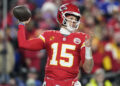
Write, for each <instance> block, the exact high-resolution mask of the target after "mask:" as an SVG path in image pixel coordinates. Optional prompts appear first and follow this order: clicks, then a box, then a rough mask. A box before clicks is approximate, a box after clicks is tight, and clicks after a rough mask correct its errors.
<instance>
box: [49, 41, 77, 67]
mask: <svg viewBox="0 0 120 86" xmlns="http://www.w3.org/2000/svg"><path fill="white" fill-rule="evenodd" d="M51 48H52V49H53V54H52V59H51V60H50V65H58V61H57V59H56V58H57V52H58V43H53V44H52V45H51ZM75 48H76V46H75V45H69V44H62V47H61V52H60V58H61V59H60V60H59V64H60V65H61V66H64V67H71V66H72V65H73V60H74V56H73V54H71V53H67V52H66V50H67V49H68V50H75ZM62 58H65V59H68V61H65V60H63V59H62Z"/></svg>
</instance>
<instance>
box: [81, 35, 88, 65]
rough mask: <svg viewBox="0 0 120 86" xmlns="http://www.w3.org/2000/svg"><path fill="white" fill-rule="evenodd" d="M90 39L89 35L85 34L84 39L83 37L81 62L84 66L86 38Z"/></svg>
mask: <svg viewBox="0 0 120 86" xmlns="http://www.w3.org/2000/svg"><path fill="white" fill-rule="evenodd" d="M86 36H87V37H88V38H89V37H90V36H89V35H88V34H85V35H84V37H83V42H82V45H81V47H80V57H81V62H82V64H84V62H85V37H86Z"/></svg>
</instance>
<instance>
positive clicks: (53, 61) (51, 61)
mask: <svg viewBox="0 0 120 86" xmlns="http://www.w3.org/2000/svg"><path fill="white" fill-rule="evenodd" d="M51 47H52V49H53V54H52V60H50V64H51V65H57V63H58V62H57V60H56V57H57V51H58V43H54V44H52V45H51Z"/></svg>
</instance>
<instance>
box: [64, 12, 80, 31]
mask: <svg viewBox="0 0 120 86" xmlns="http://www.w3.org/2000/svg"><path fill="white" fill-rule="evenodd" d="M68 16H75V17H76V20H73V19H70V18H67V17H68ZM63 17H64V20H63V25H65V26H66V28H67V30H68V31H69V32H75V31H76V30H77V29H78V27H79V24H80V16H76V15H74V14H67V13H66V14H65V15H64V16H63Z"/></svg>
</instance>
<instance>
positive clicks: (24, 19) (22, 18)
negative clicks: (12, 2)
mask: <svg viewBox="0 0 120 86" xmlns="http://www.w3.org/2000/svg"><path fill="white" fill-rule="evenodd" d="M13 15H14V16H15V18H17V19H18V20H19V22H21V23H23V24H27V23H29V22H30V19H31V16H32V14H31V11H30V10H29V9H28V8H27V7H26V6H24V5H20V6H16V7H14V8H13Z"/></svg>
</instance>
